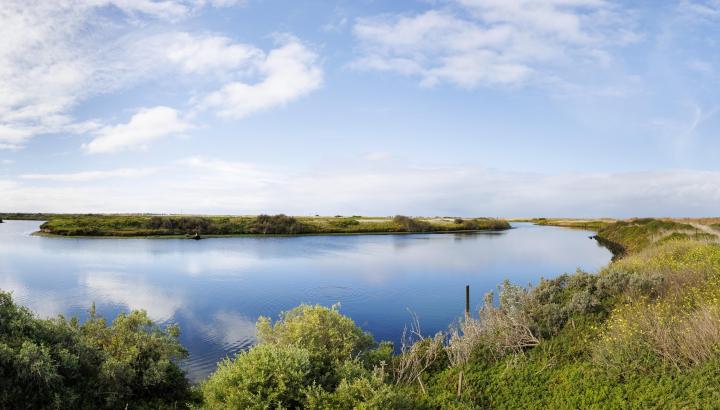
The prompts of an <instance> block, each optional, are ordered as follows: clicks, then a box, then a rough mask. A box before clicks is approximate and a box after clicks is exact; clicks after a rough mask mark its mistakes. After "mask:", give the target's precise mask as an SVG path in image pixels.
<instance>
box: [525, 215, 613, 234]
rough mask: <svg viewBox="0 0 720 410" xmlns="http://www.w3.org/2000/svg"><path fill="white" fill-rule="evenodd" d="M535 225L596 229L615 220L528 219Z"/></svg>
mask: <svg viewBox="0 0 720 410" xmlns="http://www.w3.org/2000/svg"><path fill="white" fill-rule="evenodd" d="M528 221H529V222H533V223H535V224H537V225H544V226H561V227H563V228H578V229H587V230H591V231H597V230H598V229H600V228H602V227H605V226H608V225H610V224H612V223H613V222H615V221H614V220H611V219H560V218H534V219H530V220H528Z"/></svg>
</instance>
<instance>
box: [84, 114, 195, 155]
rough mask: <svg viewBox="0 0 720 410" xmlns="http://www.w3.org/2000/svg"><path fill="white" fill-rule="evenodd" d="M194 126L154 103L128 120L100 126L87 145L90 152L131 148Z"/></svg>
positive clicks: (96, 152)
mask: <svg viewBox="0 0 720 410" xmlns="http://www.w3.org/2000/svg"><path fill="white" fill-rule="evenodd" d="M189 128H190V124H189V123H188V122H186V121H185V120H183V119H182V118H180V115H179V114H178V112H177V111H176V110H175V109H173V108H170V107H164V106H159V107H153V108H146V109H142V110H140V111H138V112H137V113H136V114H135V115H133V116H132V118H130V121H129V122H127V123H126V124H118V125H114V126H108V127H104V128H102V129H100V130H99V131H98V132H97V135H96V137H95V138H94V139H93V140H92V141H90V142H89V143H88V144H85V145H84V146H83V148H84V149H85V151H87V152H88V153H90V154H100V153H109V152H117V151H122V150H127V149H137V148H147V146H148V144H149V143H151V142H153V141H155V140H157V139H160V138H163V137H166V136H169V135H174V134H180V133H182V132H184V131H186V130H188V129H189Z"/></svg>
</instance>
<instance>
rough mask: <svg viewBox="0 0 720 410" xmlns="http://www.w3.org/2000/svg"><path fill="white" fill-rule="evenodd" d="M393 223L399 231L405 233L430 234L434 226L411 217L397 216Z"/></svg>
mask: <svg viewBox="0 0 720 410" xmlns="http://www.w3.org/2000/svg"><path fill="white" fill-rule="evenodd" d="M393 223H395V225H396V226H397V227H398V229H399V230H401V231H405V232H430V231H432V230H433V229H432V228H433V226H432V225H431V224H430V222H426V221H422V220H420V219H417V218H410V217H409V216H404V215H397V216H395V217H394V218H393Z"/></svg>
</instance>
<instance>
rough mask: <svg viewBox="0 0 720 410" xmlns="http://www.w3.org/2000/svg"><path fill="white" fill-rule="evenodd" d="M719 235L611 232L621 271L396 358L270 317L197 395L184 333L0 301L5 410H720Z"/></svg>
mask: <svg viewBox="0 0 720 410" xmlns="http://www.w3.org/2000/svg"><path fill="white" fill-rule="evenodd" d="M717 223H718V222H717V221H715V220H712V221H704V222H702V221H698V220H669V219H665V220H659V219H634V220H627V221H618V222H613V223H607V224H603V225H602V227H601V228H600V229H599V230H598V232H597V237H598V239H600V240H602V241H606V242H607V243H612V244H614V245H615V246H616V248H617V249H618V250H621V251H622V253H621V255H622V257H620V258H618V259H616V260H614V261H613V262H611V263H610V264H609V265H608V266H606V267H605V268H603V269H602V270H601V271H600V272H598V273H587V272H582V271H577V272H574V273H566V274H562V275H560V276H557V277H555V278H552V279H543V280H541V281H540V282H539V283H538V284H536V285H535V286H532V287H525V286H520V285H518V284H511V283H508V282H506V283H504V284H502V285H501V286H500V287H499V289H498V292H497V294H496V295H492V294H490V295H487V297H486V302H485V304H484V306H483V307H482V308H481V309H480V311H478V312H473V313H472V315H471V316H470V317H467V318H462V319H460V320H459V321H458V322H457V323H455V324H449V327H448V330H447V331H444V332H439V333H437V334H435V335H426V334H422V333H421V332H420V331H419V327H413V328H412V329H409V331H408V332H407V333H406V334H405V336H406V337H405V338H404V342H403V344H402V346H399V350H400V351H401V353H400V354H395V353H394V352H393V346H392V344H390V343H387V342H377V341H376V340H374V339H373V337H372V336H371V335H370V334H368V333H366V332H364V331H363V330H362V329H360V328H359V327H358V326H357V325H355V323H354V322H353V321H352V320H351V319H350V318H348V317H346V316H343V315H342V314H341V313H340V311H339V309H338V307H322V306H308V305H302V306H299V307H297V308H295V309H292V310H290V311H288V312H285V313H283V314H281V315H280V316H279V317H278V318H277V319H276V320H272V319H271V318H260V320H259V321H258V323H257V330H258V341H259V343H258V345H257V346H255V347H253V348H252V349H250V350H249V351H247V352H244V353H241V354H239V355H237V356H235V357H233V358H228V359H226V360H225V361H223V362H222V363H221V364H220V365H219V367H218V369H217V371H216V372H215V373H213V374H212V375H211V376H210V377H209V378H208V379H207V380H205V381H204V382H202V383H200V384H199V385H196V386H190V385H189V384H188V383H187V382H186V381H185V379H184V378H183V377H182V374H181V373H180V374H179V373H178V372H179V369H178V368H177V366H176V363H177V360H178V358H181V357H183V355H184V352H183V350H182V348H181V347H180V346H179V345H178V344H177V331H178V329H176V328H169V329H167V330H162V329H158V328H157V327H154V326H153V325H152V324H151V323H150V322H149V321H148V320H147V318H146V316H144V315H143V314H142V313H137V312H133V313H130V314H129V315H121V316H120V317H119V318H118V319H116V320H115V321H114V322H113V323H112V324H111V325H107V324H106V323H105V322H104V321H102V320H101V319H99V318H97V317H96V316H94V315H91V319H90V320H89V321H88V322H86V323H84V324H78V322H77V321H76V320H66V319H64V318H57V319H53V320H40V319H38V318H36V317H35V316H33V315H32V314H31V313H30V312H28V311H27V310H26V309H23V308H19V307H17V306H16V305H15V304H14V302H12V300H11V299H10V297H9V296H8V295H6V294H5V295H0V391H2V393H0V407H17V405H18V403H22V404H23V405H25V406H30V407H32V406H36V407H53V406H55V407H73V408H207V409H236V408H249V409H261V408H308V409H485V408H499V409H502V408H629V407H630V408H715V407H717V404H718V403H719V402H720V372H718V371H717V369H718V367H719V366H720V245H719V244H718V235H716V234H715V233H714V232H716V231H717V226H716V224H717ZM718 234H720V232H718ZM494 296H497V298H496V299H494ZM401 331H402V329H398V332H401ZM100 392H102V393H100ZM28 397H30V398H32V401H31V402H29V401H26V400H27V398H28Z"/></svg>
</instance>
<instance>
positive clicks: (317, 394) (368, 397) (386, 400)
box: [306, 374, 434, 410]
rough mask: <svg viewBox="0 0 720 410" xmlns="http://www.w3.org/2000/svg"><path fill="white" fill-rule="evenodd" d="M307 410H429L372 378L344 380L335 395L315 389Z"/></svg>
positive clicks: (394, 388) (309, 394) (380, 380)
mask: <svg viewBox="0 0 720 410" xmlns="http://www.w3.org/2000/svg"><path fill="white" fill-rule="evenodd" d="M306 408H308V409H317V410H342V409H347V410H352V409H368V410H370V409H397V410H403V409H407V410H415V409H424V408H434V407H430V406H428V405H427V404H425V403H423V401H421V400H418V399H416V398H415V397H413V394H408V390H407V389H402V388H399V387H396V386H393V385H390V384H387V383H385V382H384V380H383V377H382V376H381V375H378V374H371V375H368V376H364V377H359V378H356V379H354V380H347V379H344V380H343V381H342V382H341V383H340V385H339V386H338V387H337V389H336V390H335V391H334V392H327V391H325V390H322V389H319V388H315V389H311V390H310V391H309V392H308V398H307V404H306Z"/></svg>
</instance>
